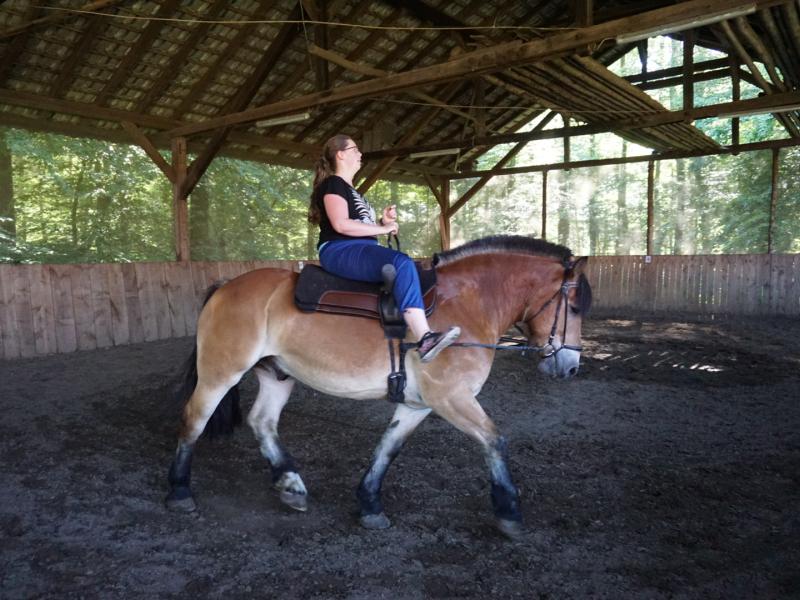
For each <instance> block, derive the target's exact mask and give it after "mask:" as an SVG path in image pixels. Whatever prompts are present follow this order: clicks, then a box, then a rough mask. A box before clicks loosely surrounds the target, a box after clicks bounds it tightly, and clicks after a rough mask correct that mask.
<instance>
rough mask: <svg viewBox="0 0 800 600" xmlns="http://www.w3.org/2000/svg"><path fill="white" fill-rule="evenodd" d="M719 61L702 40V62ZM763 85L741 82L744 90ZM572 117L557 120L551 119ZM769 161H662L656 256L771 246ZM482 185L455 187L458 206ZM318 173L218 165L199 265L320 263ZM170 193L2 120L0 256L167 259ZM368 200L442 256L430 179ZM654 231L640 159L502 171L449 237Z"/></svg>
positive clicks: (557, 154) (704, 93) (196, 227)
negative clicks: (390, 208) (313, 218)
mask: <svg viewBox="0 0 800 600" xmlns="http://www.w3.org/2000/svg"><path fill="white" fill-rule="evenodd" d="M719 56H721V55H719V54H718V53H715V52H714V51H711V50H707V49H703V48H701V47H695V57H694V58H695V60H696V61H700V60H708V59H711V58H718V57H719ZM681 60H682V51H681V47H680V44H679V43H678V42H676V41H674V40H671V39H668V38H656V39H654V40H650V41H649V42H648V65H647V66H648V70H651V71H652V70H656V69H661V68H668V67H675V66H679V65H680V63H681ZM611 68H612V70H615V71H616V72H617V73H618V74H620V75H628V74H634V73H638V72H639V71H640V69H641V65H640V63H639V55H638V52H637V51H636V50H634V51H632V52H631V53H629V54H627V55H626V56H624V57H622V58H621V59H620V60H619V61H618V62H617V63H616V64H615V65H612V67H611ZM694 91H695V100H694V102H695V104H696V105H697V106H702V105H705V104H715V103H719V102H727V101H730V100H731V99H732V90H731V86H730V82H729V81H728V80H727V79H718V80H713V81H707V82H698V83H697V84H696V85H695V89H694ZM649 93H651V95H652V96H653V97H654V98H656V99H657V100H658V101H660V102H662V103H663V104H664V105H666V106H667V107H670V108H672V109H680V108H681V106H680V104H681V102H682V97H683V96H682V92H681V90H680V88H666V89H661V90H654V91H652V92H649ZM757 93H758V89H757V88H755V87H753V86H751V85H749V84H747V83H746V82H742V90H741V97H742V98H748V97H753V96H755V95H756V94H757ZM614 116H615V117H619V115H614ZM534 125H535V123H533V122H532V123H529V124H528V126H527V127H526V129H530V128H532V127H533V126H534ZM563 125H564V123H563V122H562V120H561V118H560V117H557V118H555V119H553V121H552V122H551V123H550V124H549V125H548V128H558V127H563ZM696 126H697V127H698V128H700V129H701V130H702V131H703V132H704V133H706V135H708V136H709V137H711V138H712V139H714V140H716V141H717V142H718V143H720V144H723V145H724V144H730V143H731V142H732V134H731V131H732V130H731V120H730V119H706V120H702V121H699V122H697V123H696ZM781 137H786V133H785V131H784V129H783V128H782V126H781V125H780V124H779V123H778V122H777V121H776V120H775V119H774V118H773V117H772V116H771V115H759V116H755V117H749V118H742V119H740V141H741V142H742V143H746V142H752V141H760V140H767V139H777V138H781ZM512 148H513V145H503V146H496V147H494V148H492V149H491V150H490V151H488V152H486V153H485V154H484V155H482V156H481V157H480V159H479V161H478V163H477V165H476V167H477V168H478V169H489V168H491V167H492V166H494V165H495V164H496V163H497V162H498V161H499V160H500V159H501V158H503V157H504V156H505V155H506V154H507V153H508V152H509V151H510V150H511V149H512ZM649 153H650V150H649V149H648V148H643V147H640V146H637V145H635V144H633V143H631V142H628V141H624V140H623V139H622V138H620V137H618V136H615V135H611V134H600V135H594V136H583V137H577V138H573V139H572V140H571V143H570V152H569V157H567V156H565V152H564V145H563V141H562V140H561V139H553V140H541V141H536V142H531V143H529V144H527V145H526V146H525V147H524V149H523V150H522V151H521V152H519V153H518V154H517V155H516V156H515V157H514V158H513V159H512V160H511V161H510V162H509V163H508V165H507V166H508V167H514V166H531V165H548V164H553V163H559V162H562V161H563V160H566V159H569V160H573V161H575V160H587V159H594V158H609V157H613V156H616V157H625V156H634V155H639V156H641V155H647V154H649ZM779 158H780V160H779V165H780V177H779V185H778V189H777V195H776V205H775V213H774V228H773V237H772V250H773V251H775V252H800V192H798V190H800V149H798V148H789V149H785V150H782V151H781V152H780V154H779ZM771 169H772V152H771V151H759V152H748V153H743V154H741V155H739V156H713V157H705V158H691V159H685V160H672V161H656V162H655V186H654V230H653V243H654V252H655V253H657V254H675V253H681V254H694V253H699V254H703V253H744V252H746V253H751V252H752V253H756V252H766V251H767V247H768V232H769V224H770V203H771V193H772V190H771ZM545 178H546V197H545V196H544V195H543V183H544V181H543V180H544V179H545ZM476 181H477V180H474V179H472V180H469V179H455V180H453V181H452V182H451V198H450V201H451V203H452V202H455V201H456V200H457V199H458V198H460V197H461V196H462V195H463V194H464V193H465V192H467V190H469V189H470V188H471V187H472V186H473V185H474V184H475V183H476ZM310 182H311V175H310V173H309V172H307V171H302V170H298V169H292V168H288V167H282V166H269V165H264V164H260V163H253V162H247V161H240V160H233V159H229V158H224V157H223V158H218V159H216V160H214V161H213V162H212V164H211V166H210V168H209V169H208V172H207V173H206V174H205V176H204V177H203V178H202V179H201V182H200V184H199V185H198V186H197V188H196V189H195V190H194V191H193V193H192V195H191V197H190V199H189V218H190V240H191V253H192V258H193V259H196V260H251V259H305V258H315V257H316V240H317V229H316V227H315V226H310V225H309V224H308V222H307V220H306V211H307V206H308V197H309V193H310ZM171 194H172V192H171V186H170V185H169V183H168V181H167V179H166V178H165V177H164V176H163V174H162V173H161V172H160V171H159V170H158V169H157V168H156V167H155V166H154V165H153V163H152V162H151V161H150V160H149V159H148V158H147V157H146V156H145V155H144V153H143V152H142V151H140V150H139V149H137V148H136V147H134V146H128V145H121V144H110V143H106V142H100V141H95V140H87V139H75V138H70V137H63V136H57V135H49V134H42V133H33V132H27V131H21V130H17V129H2V128H0V261H1V262H48V263H56V262H107V261H151V260H170V259H172V258H173V257H174V249H173V233H172V214H171V213H172V209H171ZM367 196H368V198H369V200H370V202H371V203H372V204H373V205H374V206H375V207H376V209H377V210H380V209H381V208H382V207H383V206H385V205H387V204H397V205H398V212H399V214H400V221H401V239H402V242H403V249H404V250H405V251H407V252H408V253H409V254H412V255H413V256H429V255H431V254H432V253H433V252H435V251H437V250H438V249H439V245H440V239H439V214H440V211H439V206H438V205H437V203H436V200H435V198H434V196H433V194H432V193H431V191H430V190H429V189H428V188H427V187H422V186H414V185H409V184H400V183H396V182H387V181H379V182H378V183H376V184H375V185H374V186H373V187H372V188H371V189H370V191H369V192H368V194H367ZM545 202H546V231H544V232H543V231H542V206H543V204H545ZM646 230H647V163H646V162H637V163H630V164H626V165H617V166H604V167H595V168H580V169H577V168H575V169H572V170H570V171H560V170H553V169H550V170H547V171H546V173H542V172H534V173H526V174H518V175H507V176H502V177H495V178H494V179H491V180H490V181H489V182H488V183H487V184H486V185H485V186H484V187H483V188H482V189H481V190H480V191H479V192H478V193H477V194H476V195H475V196H474V197H473V198H472V199H471V200H470V201H469V202H467V203H466V204H465V205H464V206H463V207H461V209H460V210H459V211H458V212H456V214H455V215H454V217H453V218H452V220H451V242H452V244H453V245H457V244H459V243H461V242H465V241H468V240H471V239H475V238H477V237H481V236H485V235H493V234H522V235H533V236H542V235H543V234H546V237H547V239H549V240H552V241H556V242H559V243H562V244H565V245H568V246H570V247H571V248H572V249H573V251H574V252H576V253H580V254H594V255H599V254H643V253H645V252H646V243H647V240H646V239H645V238H646Z"/></svg>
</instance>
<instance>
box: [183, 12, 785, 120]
mask: <svg viewBox="0 0 800 600" xmlns="http://www.w3.org/2000/svg"><path fill="white" fill-rule="evenodd" d="M785 1H786V0H724V1H723V0H691V1H689V2H681V3H680V4H676V5H674V6H669V7H666V8H662V9H658V10H655V11H652V12H649V13H644V14H641V15H636V16H633V17H627V18H624V19H620V20H617V21H611V22H608V23H602V24H600V25H594V26H592V27H585V28H583V29H580V30H578V31H574V32H573V31H570V32H567V33H558V34H555V35H552V36H550V37H547V38H545V39H542V40H534V41H531V42H510V43H504V44H499V45H497V46H494V47H492V48H487V49H482V50H476V51H474V52H468V53H466V54H463V55H461V56H459V57H458V58H455V59H453V60H450V61H447V62H445V63H440V64H437V65H433V66H430V67H423V68H419V69H414V70H411V71H405V72H402V73H396V74H394V75H389V76H387V77H380V78H377V79H374V80H371V81H366V82H359V83H355V84H351V85H346V86H341V87H338V88H334V89H333V90H328V91H325V92H317V93H313V94H308V95H306V96H301V97H300V98H293V99H290V100H284V101H281V102H276V103H274V104H269V105H266V106H260V107H257V108H253V109H250V110H246V111H242V112H240V113H237V114H232V115H227V116H224V117H218V118H213V119H208V120H206V121H203V122H201V123H197V124H193V125H189V126H186V127H183V128H180V129H178V130H176V131H174V132H172V133H173V135H193V134H196V133H200V132H202V131H208V130H210V129H216V128H218V127H223V126H228V125H238V124H240V123H248V122H252V121H257V120H259V119H265V118H268V117H276V116H281V115H288V114H292V113H293V112H298V111H301V110H305V109H307V108H310V107H312V106H320V105H331V104H339V103H342V102H348V101H351V100H357V99H359V98H364V97H367V96H385V95H388V94H393V93H397V92H399V91H402V90H407V89H412V88H419V87H424V86H426V85H430V84H432V83H436V82H445V81H451V80H453V79H459V78H462V77H464V76H465V75H480V74H484V73H491V72H496V71H499V70H502V69H505V68H509V67H513V66H517V65H524V64H529V63H532V62H535V61H538V60H542V59H545V58H552V57H556V56H563V55H566V54H569V53H571V52H572V51H574V50H575V49H576V48H580V47H583V46H585V45H587V44H602V43H603V42H605V41H607V40H609V39H615V38H616V37H617V36H620V35H623V34H626V35H638V34H646V33H647V32H649V31H651V30H652V28H653V27H654V26H656V25H658V26H661V27H667V28H669V27H671V26H677V24H680V23H685V22H686V20H687V19H691V18H701V17H703V16H704V15H707V14H708V13H709V12H710V11H712V10H722V9H725V10H733V9H736V8H742V7H748V6H751V5H757V6H759V7H764V6H772V5H777V4H781V3H783V2H785Z"/></svg>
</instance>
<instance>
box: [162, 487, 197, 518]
mask: <svg viewBox="0 0 800 600" xmlns="http://www.w3.org/2000/svg"><path fill="white" fill-rule="evenodd" d="M165 504H166V505H167V509H169V510H172V511H175V512H185V513H190V512H194V511H196V510H197V504H195V502H194V498H192V492H190V491H189V489H188V488H178V489H175V490H172V491H171V492H170V493H169V495H168V496H167V498H166V500H165Z"/></svg>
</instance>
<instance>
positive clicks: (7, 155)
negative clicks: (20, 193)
mask: <svg viewBox="0 0 800 600" xmlns="http://www.w3.org/2000/svg"><path fill="white" fill-rule="evenodd" d="M6 135H7V134H6V133H0V231H2V233H3V235H4V236H7V237H8V238H10V243H13V242H14V241H15V240H16V237H17V210H16V204H15V203H14V173H13V171H12V165H11V150H10V149H9V148H8V144H7V143H6Z"/></svg>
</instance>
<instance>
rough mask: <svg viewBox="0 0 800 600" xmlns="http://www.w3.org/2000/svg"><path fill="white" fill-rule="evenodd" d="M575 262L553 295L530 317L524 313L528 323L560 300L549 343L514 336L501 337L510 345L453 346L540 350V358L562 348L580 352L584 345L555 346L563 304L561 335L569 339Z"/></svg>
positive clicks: (469, 343) (471, 344)
mask: <svg viewBox="0 0 800 600" xmlns="http://www.w3.org/2000/svg"><path fill="white" fill-rule="evenodd" d="M574 266H575V263H573V262H570V263H567V264H565V265H564V277H563V279H562V280H561V286H559V288H558V289H557V290H556V291H555V292H554V293H553V295H552V296H550V298H549V299H548V300H547V301H546V302H545V303H544V304H542V306H541V307H540V308H539V310H537V311H536V312H535V313H533V316H531V317H530V318H528V319H525V315H523V320H524V321H525V322H526V323H527V322H528V321H532V320H533V319H535V318H536V317H538V316H539V315H540V314H542V312H544V311H545V309H547V307H548V306H550V305H551V304H552V303H553V302H556V301H558V304H556V314H555V317H553V326H552V327H551V328H550V336H549V337H548V338H547V343H546V344H545V345H544V346H531V345H527V344H522V343H520V342H518V341H517V340H515V339H513V338H501V340H500V341H511V342H512V343H511V344H509V345H500V344H480V343H477V342H455V343H454V344H451V346H460V347H462V348H491V349H494V350H516V351H518V352H527V351H532V352H538V353H539V357H540V358H549V357H551V356H555V355H556V354H558V353H559V352H561V351H562V350H575V351H577V352H580V351H581V350H583V347H582V346H575V345H573V344H561V345H560V346H559V347H558V348H556V347H555V346H553V341H554V340H555V337H556V331H557V330H558V317H559V315H560V314H561V306H562V305H563V306H564V329H563V332H562V335H561V339H562V340H566V339H567V321H568V319H569V290H570V289H572V288H577V287H578V285H579V284H578V282H577V281H567V279H568V278H569V275H570V273H571V272H572V269H573V268H574Z"/></svg>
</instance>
